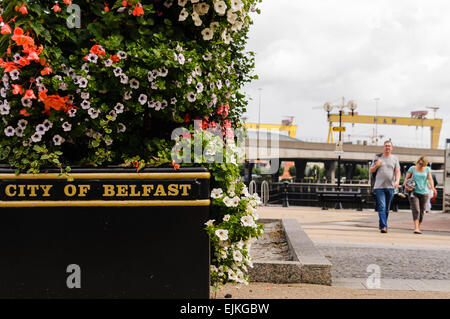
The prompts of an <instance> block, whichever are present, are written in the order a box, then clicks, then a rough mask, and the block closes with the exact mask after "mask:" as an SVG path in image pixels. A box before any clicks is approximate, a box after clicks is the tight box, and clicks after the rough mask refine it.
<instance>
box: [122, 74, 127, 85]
mask: <svg viewBox="0 0 450 319" xmlns="http://www.w3.org/2000/svg"><path fill="white" fill-rule="evenodd" d="M120 83H122V84H128V76H126V75H125V74H121V75H120Z"/></svg>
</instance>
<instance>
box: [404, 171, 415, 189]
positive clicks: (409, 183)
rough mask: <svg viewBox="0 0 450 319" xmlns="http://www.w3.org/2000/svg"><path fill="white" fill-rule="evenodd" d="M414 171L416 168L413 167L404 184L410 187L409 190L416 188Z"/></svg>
mask: <svg viewBox="0 0 450 319" xmlns="http://www.w3.org/2000/svg"><path fill="white" fill-rule="evenodd" d="M415 172H416V170H415V169H414V171H413V174H412V176H411V177H410V178H409V179H408V180H407V181H406V183H405V185H406V186H407V187H409V188H411V190H415V189H416V181H415V180H414V173H415Z"/></svg>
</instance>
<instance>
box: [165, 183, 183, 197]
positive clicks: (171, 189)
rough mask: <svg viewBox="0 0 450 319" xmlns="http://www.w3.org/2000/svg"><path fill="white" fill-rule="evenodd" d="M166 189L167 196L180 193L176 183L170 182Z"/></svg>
mask: <svg viewBox="0 0 450 319" xmlns="http://www.w3.org/2000/svg"><path fill="white" fill-rule="evenodd" d="M167 189H168V190H169V196H178V194H179V193H180V191H179V190H178V185H177V184H170V185H169V186H168V187H167Z"/></svg>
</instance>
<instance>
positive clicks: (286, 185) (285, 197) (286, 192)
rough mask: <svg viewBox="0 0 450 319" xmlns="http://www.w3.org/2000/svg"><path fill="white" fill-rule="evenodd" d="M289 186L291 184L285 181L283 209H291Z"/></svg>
mask: <svg viewBox="0 0 450 319" xmlns="http://www.w3.org/2000/svg"><path fill="white" fill-rule="evenodd" d="M288 186H289V182H288V181H284V182H283V199H282V202H283V207H289V199H288Z"/></svg>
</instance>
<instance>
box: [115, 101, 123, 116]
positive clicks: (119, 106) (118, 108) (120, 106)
mask: <svg viewBox="0 0 450 319" xmlns="http://www.w3.org/2000/svg"><path fill="white" fill-rule="evenodd" d="M124 108H125V106H124V105H123V104H122V103H117V104H116V106H114V110H115V111H116V113H117V114H120V113H123V110H124Z"/></svg>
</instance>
